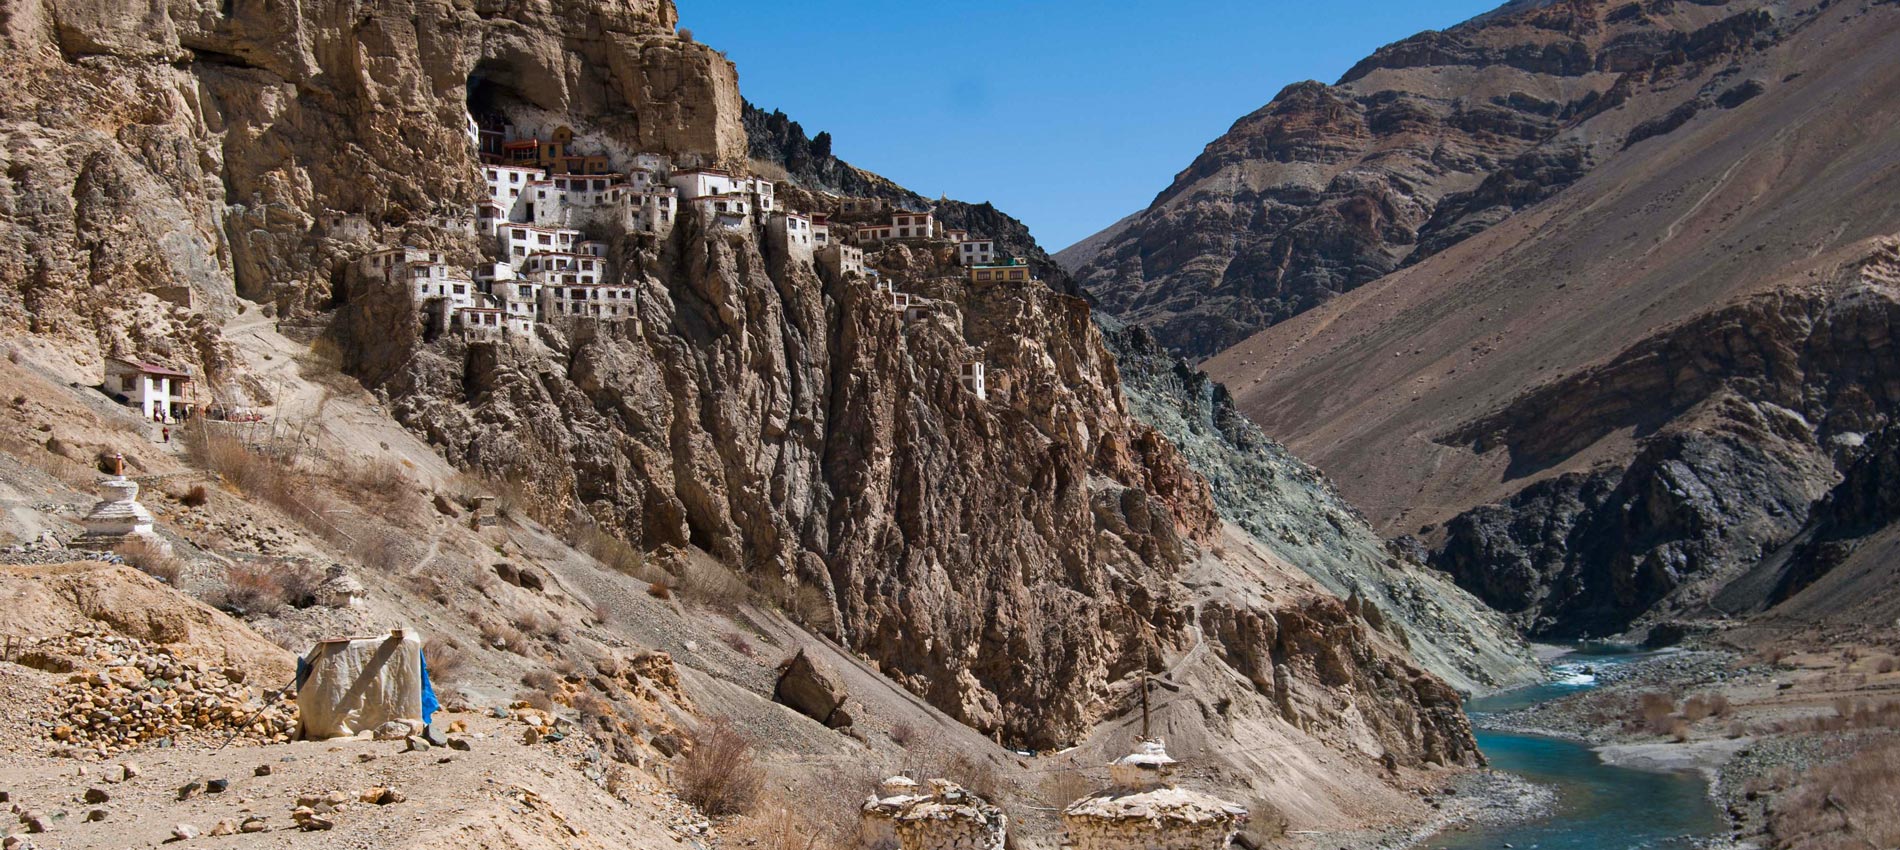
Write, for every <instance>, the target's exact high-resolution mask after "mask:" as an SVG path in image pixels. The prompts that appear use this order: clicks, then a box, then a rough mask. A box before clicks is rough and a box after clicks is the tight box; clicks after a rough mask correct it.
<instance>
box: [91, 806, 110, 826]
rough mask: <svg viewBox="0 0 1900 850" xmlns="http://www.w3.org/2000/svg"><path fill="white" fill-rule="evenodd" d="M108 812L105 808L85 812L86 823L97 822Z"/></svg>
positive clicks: (104, 817) (103, 818)
mask: <svg viewBox="0 0 1900 850" xmlns="http://www.w3.org/2000/svg"><path fill="white" fill-rule="evenodd" d="M108 814H109V813H108V812H107V811H106V810H105V809H93V810H92V811H90V812H87V813H86V823H98V822H100V821H102V820H105V819H106V816H107V815H108Z"/></svg>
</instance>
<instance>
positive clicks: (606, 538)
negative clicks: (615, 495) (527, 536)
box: [568, 525, 655, 581]
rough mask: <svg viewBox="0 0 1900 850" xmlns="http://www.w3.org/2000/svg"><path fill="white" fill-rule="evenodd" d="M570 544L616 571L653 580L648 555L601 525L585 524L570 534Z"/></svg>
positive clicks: (644, 579) (641, 578)
mask: <svg viewBox="0 0 1900 850" xmlns="http://www.w3.org/2000/svg"><path fill="white" fill-rule="evenodd" d="M568 545H570V546H573V547H574V548H576V549H579V550H581V551H582V552H585V553H587V555H588V557H591V558H593V559H594V560H596V561H599V562H601V563H602V564H604V565H606V567H607V568H608V569H610V570H613V571H614V572H617V573H620V574H621V575H625V576H632V577H633V578H637V579H640V580H641V581H652V580H653V579H654V578H655V575H654V574H653V573H652V572H651V571H649V570H648V569H647V559H646V555H645V554H644V553H642V552H641V551H640V550H639V549H636V548H634V547H633V545H632V544H629V543H628V542H627V541H625V540H622V539H620V538H618V537H615V536H614V535H612V534H609V533H607V532H606V531H604V530H602V529H601V528H600V527H599V526H595V525H583V526H579V527H577V528H575V529H574V531H573V532H572V533H571V534H569V535H568Z"/></svg>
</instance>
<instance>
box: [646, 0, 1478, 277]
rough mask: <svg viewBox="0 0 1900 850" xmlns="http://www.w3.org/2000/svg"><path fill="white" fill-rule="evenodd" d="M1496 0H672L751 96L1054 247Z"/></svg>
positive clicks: (867, 164)
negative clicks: (1014, 222)
mask: <svg viewBox="0 0 1900 850" xmlns="http://www.w3.org/2000/svg"><path fill="white" fill-rule="evenodd" d="M1500 2H1501V0H1409V2H1408V0H1334V2H1329V3H1310V2H1308V3H1299V2H1283V1H1282V0H1264V2H1263V0H1253V2H1239V0H1208V2H1182V3H1155V2H1136V1H1135V0H1044V1H1043V2H1031V3H1007V2H993V0H964V2H960V3H950V4H944V5H936V4H930V3H892V2H889V0H883V2H874V0H803V2H799V1H798V0H778V1H777V2H760V1H759V0H678V4H679V12H680V26H682V27H686V28H688V29H691V30H693V32H694V34H695V36H697V37H698V39H699V40H700V41H703V42H705V43H707V44H710V45H712V46H713V47H716V48H719V49H720V50H723V51H725V52H726V54H727V55H728V56H730V57H732V60H733V61H734V62H735V63H737V64H738V67H739V86H740V89H741V91H743V92H744V94H745V96H746V97H747V98H748V99H749V100H751V101H752V102H753V103H756V104H758V105H760V106H762V107H764V108H765V109H768V110H770V109H782V110H784V111H785V112H786V114H788V115H790V116H791V117H792V118H793V119H795V120H797V121H798V122H799V123H801V124H803V125H804V127H805V130H806V132H808V133H811V134H813V135H816V134H817V133H818V131H820V130H829V131H831V134H832V136H833V138H834V140H835V141H834V149H835V151H836V152H837V154H838V155H839V156H840V157H843V158H844V159H845V160H846V161H848V162H850V163H852V164H853V165H856V166H858V167H860V168H868V169H870V170H872V171H875V172H878V173H880V174H883V175H884V176H886V177H889V178H891V179H893V180H896V181H897V182H898V183H900V184H903V185H905V186H907V187H909V188H911V189H913V190H916V191H918V192H920V193H923V194H924V195H927V196H931V197H935V196H937V195H938V194H948V195H949V196H950V197H953V198H959V199H962V200H966V201H974V202H982V201H991V202H994V203H995V204H996V205H997V207H999V208H1000V209H1002V210H1003V211H1004V212H1007V213H1010V214H1011V215H1014V216H1016V217H1017V218H1020V219H1022V220H1023V221H1025V222H1027V223H1028V224H1029V226H1030V229H1031V230H1032V231H1033V232H1034V233H1035V235H1036V238H1037V240H1038V241H1040V242H1041V243H1042V244H1043V247H1045V248H1048V249H1049V250H1051V251H1055V250H1057V249H1060V248H1063V247H1066V246H1067V245H1069V244H1070V243H1072V242H1074V241H1075V240H1077V239H1081V238H1083V237H1085V236H1088V235H1089V234H1091V233H1094V232H1095V231H1097V230H1100V229H1101V228H1103V227H1106V226H1108V225H1109V224H1111V223H1113V222H1114V221H1115V220H1116V219H1118V218H1120V217H1122V216H1123V215H1126V214H1128V213H1130V212H1134V211H1135V210H1138V209H1141V208H1143V207H1146V206H1147V205H1148V203H1149V201H1151V200H1153V199H1154V196H1155V193H1157V192H1159V191H1161V190H1162V189H1163V188H1165V187H1166V186H1167V185H1168V183H1169V181H1171V180H1172V179H1173V178H1174V175H1175V173H1176V172H1178V171H1180V170H1181V169H1183V168H1185V167H1187V165H1188V163H1189V162H1191V161H1192V160H1193V158H1194V157H1195V155H1197V154H1199V153H1200V151H1201V148H1202V147H1203V146H1205V145H1206V144H1207V143H1208V142H1210V141H1213V140H1214V138H1215V137H1216V136H1219V135H1220V134H1221V133H1222V132H1225V131H1226V130H1227V128H1228V126H1229V125H1231V124H1233V122H1234V120H1235V119H1237V118H1239V117H1241V116H1242V115H1245V114H1247V113H1249V112H1252V111H1253V110H1255V109H1258V108H1259V107H1260V106H1261V105H1263V104H1265V103H1266V102H1267V101H1269V100H1271V99H1272V98H1273V95H1274V94H1275V93H1276V92H1278V91H1279V90H1280V89H1281V88H1282V87H1284V86H1286V85H1287V84H1289V83H1293V82H1297V81H1300V80H1306V79H1318V80H1322V81H1325V82H1332V81H1334V80H1337V79H1338V78H1339V75H1340V74H1342V73H1344V72H1345V71H1346V69H1347V68H1350V67H1352V64H1353V63H1354V62H1357V61H1358V60H1359V59H1361V58H1363V57H1364V56H1366V55H1367V54H1369V53H1371V52H1372V51H1373V50H1374V49H1376V48H1378V47H1380V46H1381V45H1384V44H1388V43H1390V42H1393V41H1397V40H1398V39H1401V38H1404V37H1406V36H1408V35H1411V34H1413V33H1415V32H1418V31H1420V30H1426V29H1444V28H1446V27H1449V26H1452V25H1453V24H1456V23H1458V22H1459V21H1462V20H1465V19H1466V18H1469V17H1471V16H1473V15H1476V14H1479V13H1481V12H1484V11H1487V10H1489V9H1491V8H1493V7H1495V6H1497V5H1499V3H1500Z"/></svg>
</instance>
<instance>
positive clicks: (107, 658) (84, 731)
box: [31, 634, 297, 756]
mask: <svg viewBox="0 0 1900 850" xmlns="http://www.w3.org/2000/svg"><path fill="white" fill-rule="evenodd" d="M31 653H32V654H33V655H34V656H36V657H38V658H40V659H42V660H44V661H50V662H52V663H54V664H57V665H60V666H65V665H67V664H70V666H69V667H67V669H69V670H72V671H73V673H72V676H71V678H69V679H68V680H67V682H66V684H64V685H62V686H61V687H59V688H57V689H56V690H55V691H54V692H53V694H52V695H51V696H50V697H48V699H49V701H50V702H51V703H52V707H53V714H54V717H53V719H52V721H51V728H50V729H49V730H48V733H49V735H50V737H52V739H53V740H55V741H58V742H60V743H63V744H70V745H74V746H78V747H83V748H86V749H89V750H91V751H93V752H94V753H96V754H98V755H100V756H110V755H113V754H115V753H121V752H125V751H128V750H132V749H136V748H138V747H142V746H149V745H152V744H155V743H159V742H162V741H165V740H168V739H171V738H174V737H176V736H179V735H182V734H188V733H192V732H210V733H224V734H230V733H237V734H239V735H241V736H243V737H245V738H248V739H250V740H253V741H261V742H266V743H282V742H287V741H289V740H290V739H291V737H292V736H293V735H294V734H295V732H296V729H297V707H296V704H295V703H294V702H291V701H289V700H285V699H283V698H282V697H281V696H278V697H277V698H276V700H275V701H274V702H272V703H271V704H270V705H268V706H266V705H265V702H264V695H263V694H262V693H260V692H259V690H258V689H256V688H253V687H251V686H249V685H246V684H244V682H243V679H244V674H243V673H242V671H239V670H236V669H232V668H223V667H217V666H214V665H210V664H206V663H205V662H203V661H187V660H184V659H181V658H178V657H177V656H175V655H173V654H172V652H171V651H170V650H168V649H166V648H165V647H162V646H157V645H154V644H151V643H147V642H145V641H141V640H137V639H134V638H126V637H120V636H116V635H90V634H78V635H67V636H63V637H59V638H53V639H49V640H47V641H43V642H42V643H41V644H40V645H38V646H36V647H34V648H33V649H32V650H31Z"/></svg>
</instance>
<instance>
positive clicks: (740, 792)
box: [674, 717, 765, 817]
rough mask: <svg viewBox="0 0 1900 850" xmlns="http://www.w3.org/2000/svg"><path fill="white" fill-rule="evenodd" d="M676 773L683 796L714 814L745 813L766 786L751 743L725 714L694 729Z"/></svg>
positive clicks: (676, 782) (716, 815) (708, 812)
mask: <svg viewBox="0 0 1900 850" xmlns="http://www.w3.org/2000/svg"><path fill="white" fill-rule="evenodd" d="M690 743H691V748H690V749H688V750H687V752H686V754H685V755H684V756H682V757H681V758H680V760H679V764H678V767H677V770H676V771H675V773H674V778H675V780H676V781H675V785H676V786H677V790H678V792H679V796H680V799H682V800H685V801H686V802H688V803H691V804H692V805H694V806H697V807H698V808H699V810H700V811H701V812H704V813H705V814H707V815H708V816H711V817H723V816H726V815H739V814H745V813H746V812H748V811H751V810H752V806H753V804H754V803H756V802H757V801H758V798H759V792H760V790H761V789H763V788H764V786H765V771H764V770H763V769H762V768H760V767H759V765H758V759H757V757H756V756H755V755H754V754H753V751H752V742H751V740H749V739H747V738H746V736H745V734H744V733H743V732H740V731H739V730H738V728H736V727H734V726H733V725H732V721H731V720H729V719H727V718H724V717H715V718H713V719H711V720H709V721H706V722H705V723H703V724H701V725H700V727H699V728H698V729H696V730H694V732H693V734H692V736H691V739H690Z"/></svg>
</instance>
